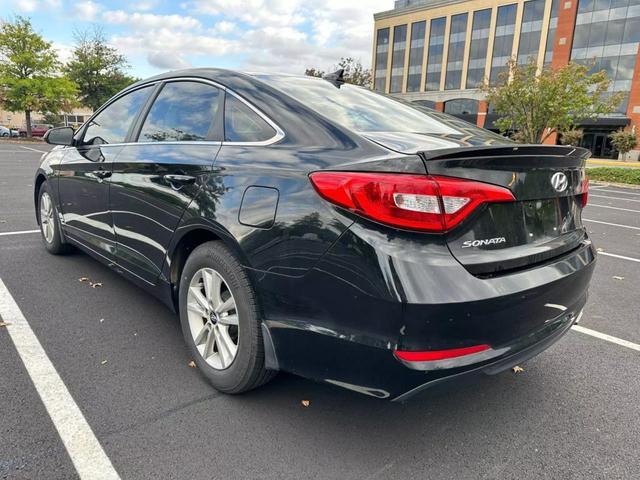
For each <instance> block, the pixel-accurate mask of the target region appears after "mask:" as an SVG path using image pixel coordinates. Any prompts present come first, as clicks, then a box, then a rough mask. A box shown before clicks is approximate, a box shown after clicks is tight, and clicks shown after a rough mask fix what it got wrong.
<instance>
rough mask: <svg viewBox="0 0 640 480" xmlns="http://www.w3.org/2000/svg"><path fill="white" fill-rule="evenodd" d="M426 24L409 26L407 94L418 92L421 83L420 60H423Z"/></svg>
mask: <svg viewBox="0 0 640 480" xmlns="http://www.w3.org/2000/svg"><path fill="white" fill-rule="evenodd" d="M426 26H427V22H416V23H414V24H412V25H411V44H410V46H409V71H408V72H407V92H417V91H418V90H420V84H421V81H422V60H423V58H424V36H425V32H426Z"/></svg>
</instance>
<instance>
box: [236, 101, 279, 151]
mask: <svg viewBox="0 0 640 480" xmlns="http://www.w3.org/2000/svg"><path fill="white" fill-rule="evenodd" d="M275 135H276V131H275V130H274V129H273V127H272V126H271V125H269V124H268V123H267V122H266V121H265V120H264V119H263V118H262V117H260V115H258V114H257V113H256V112H254V111H253V110H252V109H251V108H249V107H248V106H247V105H246V104H245V103H244V102H242V101H241V100H239V99H238V98H236V97H234V96H233V95H231V94H227V96H226V98H225V102H224V140H225V141H226V142H264V141H266V140H269V139H271V138H273V137H274V136H275Z"/></svg>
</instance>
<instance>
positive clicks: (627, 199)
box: [589, 194, 640, 202]
mask: <svg viewBox="0 0 640 480" xmlns="http://www.w3.org/2000/svg"><path fill="white" fill-rule="evenodd" d="M589 197H597V198H608V199H610V200H622V201H623V202H640V200H638V199H637V198H620V197H610V196H608V195H593V194H591V195H589Z"/></svg>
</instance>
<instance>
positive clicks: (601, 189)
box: [596, 187, 640, 197]
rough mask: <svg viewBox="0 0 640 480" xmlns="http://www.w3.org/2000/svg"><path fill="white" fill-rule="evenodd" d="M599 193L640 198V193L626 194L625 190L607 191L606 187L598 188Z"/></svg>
mask: <svg viewBox="0 0 640 480" xmlns="http://www.w3.org/2000/svg"><path fill="white" fill-rule="evenodd" d="M596 190H598V192H606V193H621V194H623V195H636V196H639V197H640V192H626V191H624V190H607V189H606V188H604V187H601V188H597V189H596Z"/></svg>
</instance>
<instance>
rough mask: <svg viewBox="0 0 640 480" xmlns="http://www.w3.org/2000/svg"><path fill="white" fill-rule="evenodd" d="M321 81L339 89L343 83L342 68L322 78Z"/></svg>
mask: <svg viewBox="0 0 640 480" xmlns="http://www.w3.org/2000/svg"><path fill="white" fill-rule="evenodd" d="M322 78H323V80H326V81H328V82H331V83H332V84H333V85H334V86H335V87H337V88H340V86H341V85H343V84H344V83H345V80H344V68H341V69H339V70H336V71H335V72H333V73H327V74H326V75H323V76H322Z"/></svg>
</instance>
